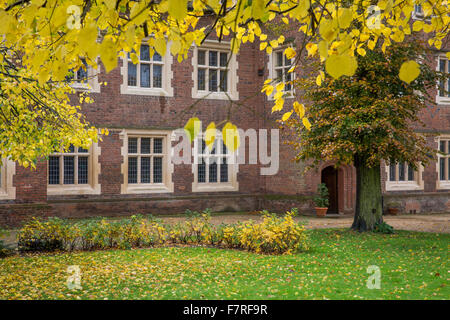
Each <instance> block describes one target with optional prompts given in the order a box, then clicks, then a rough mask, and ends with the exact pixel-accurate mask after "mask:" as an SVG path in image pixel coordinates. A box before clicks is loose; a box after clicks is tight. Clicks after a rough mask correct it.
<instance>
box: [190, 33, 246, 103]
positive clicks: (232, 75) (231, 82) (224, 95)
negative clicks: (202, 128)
mask: <svg viewBox="0 0 450 320" xmlns="http://www.w3.org/2000/svg"><path fill="white" fill-rule="evenodd" d="M199 49H200V50H202V49H205V50H214V49H215V50H221V51H229V54H231V58H230V62H229V64H228V86H227V89H228V91H227V92H220V91H218V92H208V91H203V90H198V89H197V86H198V83H197V82H198V64H197V60H198V50H199ZM192 66H193V68H194V70H193V72H192V81H193V83H194V86H193V87H192V98H194V99H216V100H229V99H231V100H239V92H238V88H237V84H238V82H239V76H238V74H237V71H238V68H239V63H238V62H237V59H236V54H233V53H231V50H230V42H226V41H222V42H219V41H217V40H207V41H205V42H204V43H203V44H202V46H200V47H198V46H196V45H195V46H194V48H193V54H192Z"/></svg>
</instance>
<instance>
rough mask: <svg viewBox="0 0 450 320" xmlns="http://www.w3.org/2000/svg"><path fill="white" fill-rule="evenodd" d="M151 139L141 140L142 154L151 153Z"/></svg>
mask: <svg viewBox="0 0 450 320" xmlns="http://www.w3.org/2000/svg"><path fill="white" fill-rule="evenodd" d="M150 140H151V139H150V138H141V153H144V154H149V153H150V142H151V141H150Z"/></svg>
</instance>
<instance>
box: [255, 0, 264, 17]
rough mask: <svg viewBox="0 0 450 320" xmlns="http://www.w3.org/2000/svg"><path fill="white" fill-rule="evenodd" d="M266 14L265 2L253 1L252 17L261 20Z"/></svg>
mask: <svg viewBox="0 0 450 320" xmlns="http://www.w3.org/2000/svg"><path fill="white" fill-rule="evenodd" d="M263 14H264V0H253V1H252V17H253V18H255V19H260V18H261V17H262V16H263Z"/></svg>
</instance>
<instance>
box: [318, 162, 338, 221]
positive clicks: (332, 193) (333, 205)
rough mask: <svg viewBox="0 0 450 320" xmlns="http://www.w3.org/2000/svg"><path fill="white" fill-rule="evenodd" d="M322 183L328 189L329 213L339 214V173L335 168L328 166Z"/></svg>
mask: <svg viewBox="0 0 450 320" xmlns="http://www.w3.org/2000/svg"><path fill="white" fill-rule="evenodd" d="M321 181H322V183H325V185H326V186H327V188H328V193H329V202H330V204H329V206H328V211H327V213H334V214H337V213H339V171H338V170H336V169H335V168H334V167H333V166H328V167H326V168H325V169H323V170H322V177H321Z"/></svg>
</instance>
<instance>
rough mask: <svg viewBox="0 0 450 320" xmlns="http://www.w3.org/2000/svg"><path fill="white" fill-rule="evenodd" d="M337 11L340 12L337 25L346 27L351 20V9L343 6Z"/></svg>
mask: <svg viewBox="0 0 450 320" xmlns="http://www.w3.org/2000/svg"><path fill="white" fill-rule="evenodd" d="M339 12H341V16H340V17H339V27H340V28H341V29H347V28H348V27H350V23H351V22H352V20H353V13H352V9H350V8H343V9H340V10H339Z"/></svg>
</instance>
